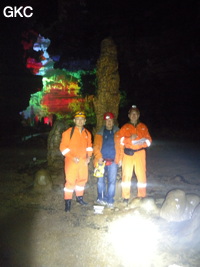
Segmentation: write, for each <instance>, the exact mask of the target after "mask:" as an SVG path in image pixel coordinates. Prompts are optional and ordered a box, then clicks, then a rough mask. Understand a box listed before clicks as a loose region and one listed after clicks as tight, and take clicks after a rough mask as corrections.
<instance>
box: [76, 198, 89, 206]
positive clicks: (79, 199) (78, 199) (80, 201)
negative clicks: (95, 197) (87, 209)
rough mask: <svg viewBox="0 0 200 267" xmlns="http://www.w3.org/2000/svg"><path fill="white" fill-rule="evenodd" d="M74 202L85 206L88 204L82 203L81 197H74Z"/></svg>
mask: <svg viewBox="0 0 200 267" xmlns="http://www.w3.org/2000/svg"><path fill="white" fill-rule="evenodd" d="M76 201H77V202H78V203H79V204H81V205H84V206H86V205H87V204H88V203H87V202H85V201H83V197H76Z"/></svg>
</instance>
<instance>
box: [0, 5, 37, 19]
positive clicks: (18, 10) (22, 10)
mask: <svg viewBox="0 0 200 267" xmlns="http://www.w3.org/2000/svg"><path fill="white" fill-rule="evenodd" d="M31 11H33V8H32V7H31V6H26V7H23V6H20V7H16V6H14V7H12V6H6V7H4V9H3V14H4V16H5V17H6V18H16V17H17V16H18V17H26V18H30V17H32V16H33V12H31Z"/></svg>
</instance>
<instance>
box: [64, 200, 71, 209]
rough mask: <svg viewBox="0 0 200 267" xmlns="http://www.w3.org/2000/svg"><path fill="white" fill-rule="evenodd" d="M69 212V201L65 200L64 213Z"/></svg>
mask: <svg viewBox="0 0 200 267" xmlns="http://www.w3.org/2000/svg"><path fill="white" fill-rule="evenodd" d="M70 210H71V199H66V200H65V211H66V212H67V211H70Z"/></svg>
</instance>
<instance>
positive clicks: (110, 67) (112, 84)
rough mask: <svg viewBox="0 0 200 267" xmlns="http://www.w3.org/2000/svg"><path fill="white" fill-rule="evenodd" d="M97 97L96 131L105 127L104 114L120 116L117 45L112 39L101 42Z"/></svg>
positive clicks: (95, 100)
mask: <svg viewBox="0 0 200 267" xmlns="http://www.w3.org/2000/svg"><path fill="white" fill-rule="evenodd" d="M97 86H98V91H97V96H96V97H95V98H94V109H95V113H96V117H97V125H96V130H98V129H100V128H101V126H102V125H103V114H104V113H105V112H112V113H114V115H115V117H116V118H117V116H118V110H119V102H120V92H119V73H118V61H117V49H116V45H115V43H114V42H113V40H112V39H111V38H107V39H104V40H103V41H102V42H101V54H100V57H99V59H98V61H97Z"/></svg>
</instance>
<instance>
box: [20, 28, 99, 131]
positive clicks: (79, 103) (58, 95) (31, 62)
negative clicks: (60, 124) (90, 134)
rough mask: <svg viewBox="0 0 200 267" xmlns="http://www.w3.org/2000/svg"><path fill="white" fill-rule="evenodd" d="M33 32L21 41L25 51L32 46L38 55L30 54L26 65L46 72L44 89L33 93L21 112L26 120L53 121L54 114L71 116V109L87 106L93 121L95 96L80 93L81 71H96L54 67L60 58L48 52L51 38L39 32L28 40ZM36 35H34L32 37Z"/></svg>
mask: <svg viewBox="0 0 200 267" xmlns="http://www.w3.org/2000/svg"><path fill="white" fill-rule="evenodd" d="M31 34H32V37H34V38H36V33H35V32H31ZM29 38H30V36H27V35H26V36H25V38H24V40H23V42H22V44H23V46H24V50H25V52H26V55H27V54H28V53H27V52H28V51H30V49H33V50H34V51H35V52H36V54H34V55H36V56H37V58H35V57H31V56H29V55H28V56H27V59H26V67H27V68H28V69H30V71H31V72H32V73H33V74H34V75H39V76H43V78H42V85H43V88H42V89H41V91H39V92H36V93H34V94H31V97H30V101H29V106H28V107H27V109H26V110H24V111H22V112H20V114H21V116H22V117H23V119H24V120H26V121H27V122H28V123H29V124H30V125H31V126H33V125H35V123H37V122H38V121H42V120H43V122H44V123H45V124H50V125H52V122H53V120H52V118H53V115H55V116H56V117H57V118H69V119H70V118H71V117H72V113H73V112H75V111H77V110H80V109H84V110H85V112H86V114H87V117H88V118H89V120H91V122H92V121H94V109H93V101H92V98H93V97H92V96H90V97H86V98H83V97H82V96H81V93H80V89H81V85H82V81H81V77H82V75H84V74H86V73H88V72H92V73H94V72H95V70H93V71H84V70H77V71H69V70H67V69H55V68H54V64H55V60H59V56H57V57H53V59H52V58H51V57H50V56H49V54H48V52H47V49H48V47H49V45H50V40H49V39H46V38H44V37H42V36H41V35H38V36H37V40H36V42H33V41H28V40H29ZM32 39H33V38H31V40H32Z"/></svg>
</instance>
